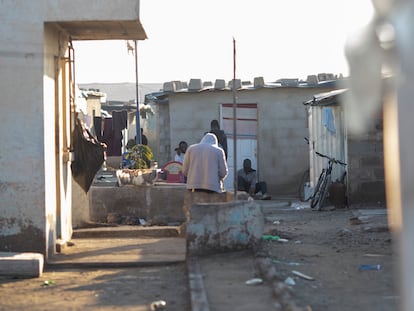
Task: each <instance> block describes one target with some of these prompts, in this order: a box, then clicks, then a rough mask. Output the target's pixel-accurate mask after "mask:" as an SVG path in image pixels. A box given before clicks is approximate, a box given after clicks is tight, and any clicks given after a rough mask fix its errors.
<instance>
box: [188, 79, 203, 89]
mask: <svg viewBox="0 0 414 311" xmlns="http://www.w3.org/2000/svg"><path fill="white" fill-rule="evenodd" d="M202 85H203V83H202V81H201V79H190V84H189V85H188V90H189V91H199V90H201V88H202Z"/></svg>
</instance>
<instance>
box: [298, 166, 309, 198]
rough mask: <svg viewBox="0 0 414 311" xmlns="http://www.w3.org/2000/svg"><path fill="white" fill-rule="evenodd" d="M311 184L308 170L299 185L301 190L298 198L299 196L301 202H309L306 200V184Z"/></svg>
mask: <svg viewBox="0 0 414 311" xmlns="http://www.w3.org/2000/svg"><path fill="white" fill-rule="evenodd" d="M307 182H309V169H307V170H306V171H305V172H304V173H303V176H302V179H301V181H300V184H299V189H298V196H299V200H301V201H302V202H305V201H307V200H305V184H306V183H307Z"/></svg>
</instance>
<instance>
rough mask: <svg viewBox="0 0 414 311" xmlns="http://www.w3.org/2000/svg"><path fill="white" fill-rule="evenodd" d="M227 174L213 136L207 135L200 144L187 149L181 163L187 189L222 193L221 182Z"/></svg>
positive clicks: (222, 157) (224, 161) (223, 158)
mask: <svg viewBox="0 0 414 311" xmlns="http://www.w3.org/2000/svg"><path fill="white" fill-rule="evenodd" d="M228 172H229V170H228V167H227V162H226V157H225V154H224V151H223V149H221V148H220V147H219V146H218V142H217V137H216V136H215V135H214V134H211V133H207V134H206V135H204V137H203V138H202V139H201V141H200V143H198V144H194V145H191V146H189V147H188V149H187V151H186V153H185V157H184V163H183V174H184V175H185V176H187V189H205V190H212V191H215V192H219V193H220V192H223V190H224V189H223V180H224V178H226V176H227V174H228Z"/></svg>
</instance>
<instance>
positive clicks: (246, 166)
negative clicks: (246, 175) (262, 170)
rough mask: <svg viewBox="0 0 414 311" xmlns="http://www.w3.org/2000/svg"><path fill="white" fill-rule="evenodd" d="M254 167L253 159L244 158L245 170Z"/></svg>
mask: <svg viewBox="0 0 414 311" xmlns="http://www.w3.org/2000/svg"><path fill="white" fill-rule="evenodd" d="M251 168H252V161H250V159H244V161H243V169H244V170H245V171H250V170H251Z"/></svg>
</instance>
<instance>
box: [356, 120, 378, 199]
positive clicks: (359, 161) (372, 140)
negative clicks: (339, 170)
mask: <svg viewBox="0 0 414 311" xmlns="http://www.w3.org/2000/svg"><path fill="white" fill-rule="evenodd" d="M348 159H349V165H348V195H349V200H350V202H349V203H350V204H352V203H380V204H385V176H384V149H383V129H382V114H381V113H379V114H377V115H376V116H375V117H373V118H372V120H371V123H370V125H369V127H368V131H367V132H366V133H365V134H363V135H358V136H355V135H352V134H349V135H348Z"/></svg>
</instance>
